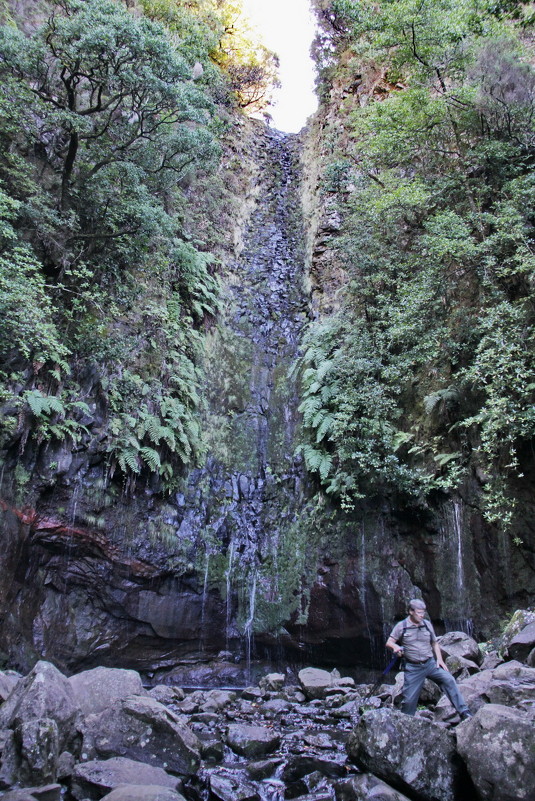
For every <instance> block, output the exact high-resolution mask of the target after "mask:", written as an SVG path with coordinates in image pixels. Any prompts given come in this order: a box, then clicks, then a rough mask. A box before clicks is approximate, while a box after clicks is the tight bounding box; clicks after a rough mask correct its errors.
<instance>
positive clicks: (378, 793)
mask: <svg viewBox="0 0 535 801" xmlns="http://www.w3.org/2000/svg"><path fill="white" fill-rule="evenodd" d="M334 791H335V796H336V801H409V799H408V798H407V796H406V795H402V793H398V791H397V790H394V788H393V787H390V785H389V784H386V783H385V782H383V781H381V779H378V778H377V776H373V775H372V774H371V773H361V774H360V775H359V776H351V778H349V779H346V780H345V781H343V782H337V783H336V785H335V788H334Z"/></svg>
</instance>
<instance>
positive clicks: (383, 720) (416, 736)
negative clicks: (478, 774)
mask: <svg viewBox="0 0 535 801" xmlns="http://www.w3.org/2000/svg"><path fill="white" fill-rule="evenodd" d="M347 752H348V755H349V758H350V759H351V760H352V761H353V762H354V763H355V764H356V765H358V767H359V768H361V769H362V770H365V771H369V772H371V773H373V774H375V775H376V776H378V777H379V778H380V779H383V780H384V781H386V782H387V783H388V784H390V785H392V786H393V787H395V788H396V789H397V790H399V791H400V792H402V793H407V794H408V795H409V796H411V797H413V796H415V795H416V796H418V798H420V799H422V801H424V800H425V801H455V799H457V798H458V797H460V796H459V795H458V789H459V788H460V786H461V785H462V783H463V782H464V780H465V778H466V777H465V775H463V772H462V768H461V766H460V765H459V760H458V757H457V754H456V751H455V741H454V738H453V735H452V734H450V733H449V732H447V731H445V730H444V729H443V728H441V727H440V726H437V725H435V724H434V723H431V722H430V721H428V720H425V719H424V718H419V717H418V718H417V717H411V716H409V715H404V714H403V713H402V712H397V711H395V710H390V709H377V710H372V711H370V712H366V713H365V714H364V715H363V716H362V717H361V719H360V721H359V723H358V725H357V726H356V727H355V729H354V730H353V732H352V733H351V735H350V736H349V740H348V743H347Z"/></svg>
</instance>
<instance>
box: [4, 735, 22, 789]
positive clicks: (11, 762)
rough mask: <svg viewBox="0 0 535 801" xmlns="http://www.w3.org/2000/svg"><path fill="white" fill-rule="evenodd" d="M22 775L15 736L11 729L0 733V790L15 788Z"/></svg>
mask: <svg viewBox="0 0 535 801" xmlns="http://www.w3.org/2000/svg"><path fill="white" fill-rule="evenodd" d="M19 773H20V753H19V750H18V748H17V746H16V743H15V734H14V732H12V731H11V730H10V729H6V730H4V731H0V790H2V789H4V788H6V787H13V785H14V784H16V782H17V778H18V775H19Z"/></svg>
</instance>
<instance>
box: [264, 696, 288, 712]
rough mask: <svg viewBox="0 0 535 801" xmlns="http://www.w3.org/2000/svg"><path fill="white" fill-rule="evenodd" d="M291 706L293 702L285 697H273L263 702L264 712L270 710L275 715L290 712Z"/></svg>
mask: <svg viewBox="0 0 535 801" xmlns="http://www.w3.org/2000/svg"><path fill="white" fill-rule="evenodd" d="M291 708H292V704H290V702H289V701H285V700H284V698H272V699H271V700H270V701H265V702H264V703H263V704H262V712H269V713H270V714H273V715H280V714H281V713H283V712H289V711H290V709H291Z"/></svg>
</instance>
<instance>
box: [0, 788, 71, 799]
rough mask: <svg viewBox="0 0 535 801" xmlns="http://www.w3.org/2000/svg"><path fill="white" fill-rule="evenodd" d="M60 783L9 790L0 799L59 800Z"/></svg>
mask: <svg viewBox="0 0 535 801" xmlns="http://www.w3.org/2000/svg"><path fill="white" fill-rule="evenodd" d="M61 789H62V788H61V785H60V784H46V785H44V786H41V787H24V789H22V790H11V791H10V792H9V793H5V795H3V796H2V801H61Z"/></svg>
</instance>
